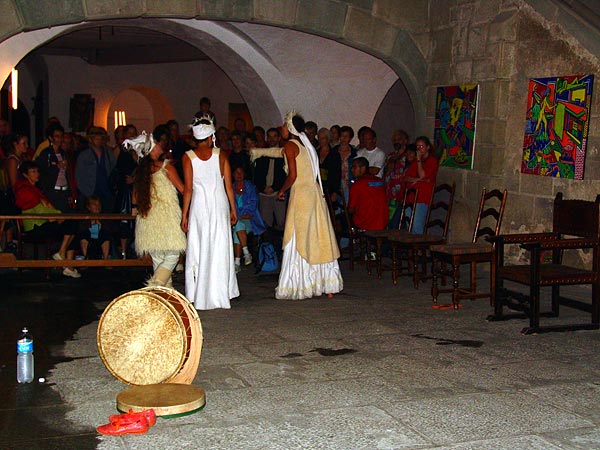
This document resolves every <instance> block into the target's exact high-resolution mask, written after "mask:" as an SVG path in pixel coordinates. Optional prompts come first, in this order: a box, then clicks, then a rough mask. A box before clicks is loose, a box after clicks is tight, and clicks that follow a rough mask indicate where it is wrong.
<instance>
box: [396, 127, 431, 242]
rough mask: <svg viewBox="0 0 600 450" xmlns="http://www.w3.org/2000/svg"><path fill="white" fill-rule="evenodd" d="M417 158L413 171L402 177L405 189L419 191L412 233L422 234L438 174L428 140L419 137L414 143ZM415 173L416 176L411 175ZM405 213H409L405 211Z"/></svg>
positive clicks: (424, 137)
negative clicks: (412, 188) (413, 188)
mask: <svg viewBox="0 0 600 450" xmlns="http://www.w3.org/2000/svg"><path fill="white" fill-rule="evenodd" d="M415 145H416V148H417V157H416V161H415V163H411V166H412V165H413V164H414V169H411V168H410V167H409V169H410V173H408V169H407V173H406V176H405V177H404V180H405V182H406V188H409V187H415V188H417V189H418V190H419V193H418V195H417V206H416V207H415V218H414V220H413V228H412V232H413V233H415V234H422V233H423V229H424V228H425V220H426V219H427V210H428V209H429V203H430V202H431V197H432V196H433V190H434V189H435V180H436V177H437V172H438V160H437V158H436V157H435V156H433V149H432V146H431V142H430V141H429V138H427V137H426V136H420V137H418V138H417V140H416V141H415ZM415 173H416V176H414V175H413V174H415ZM407 213H410V212H409V211H407Z"/></svg>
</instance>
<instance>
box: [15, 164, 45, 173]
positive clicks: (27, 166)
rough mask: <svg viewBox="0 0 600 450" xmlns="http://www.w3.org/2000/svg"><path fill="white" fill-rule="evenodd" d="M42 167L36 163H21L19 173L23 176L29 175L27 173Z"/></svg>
mask: <svg viewBox="0 0 600 450" xmlns="http://www.w3.org/2000/svg"><path fill="white" fill-rule="evenodd" d="M39 167H40V166H38V165H37V163H35V162H34V161H25V162H23V163H21V165H20V166H19V172H20V173H21V175H27V172H29V170H31V169H39Z"/></svg>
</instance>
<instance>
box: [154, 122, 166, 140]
mask: <svg viewBox="0 0 600 450" xmlns="http://www.w3.org/2000/svg"><path fill="white" fill-rule="evenodd" d="M165 135H166V136H167V137H168V136H169V128H167V126H166V125H157V126H156V128H155V129H154V131H153V132H152V137H153V138H154V141H155V142H158V141H160V138H161V137H162V136H165Z"/></svg>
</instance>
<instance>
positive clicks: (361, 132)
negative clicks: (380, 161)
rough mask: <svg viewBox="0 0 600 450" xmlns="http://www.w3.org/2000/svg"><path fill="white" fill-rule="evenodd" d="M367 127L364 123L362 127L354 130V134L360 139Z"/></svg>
mask: <svg viewBox="0 0 600 450" xmlns="http://www.w3.org/2000/svg"><path fill="white" fill-rule="evenodd" d="M369 129H370V128H369V127H368V126H366V125H365V126H363V127H360V128H359V129H358V131H357V132H356V134H357V135H358V138H359V139H360V138H361V137H362V135H363V133H364V132H365V131H367V130H369Z"/></svg>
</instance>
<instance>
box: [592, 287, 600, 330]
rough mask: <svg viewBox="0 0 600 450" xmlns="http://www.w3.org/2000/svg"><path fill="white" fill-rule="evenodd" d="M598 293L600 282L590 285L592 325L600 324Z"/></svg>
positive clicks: (599, 291)
mask: <svg viewBox="0 0 600 450" xmlns="http://www.w3.org/2000/svg"><path fill="white" fill-rule="evenodd" d="M599 293H600V282H599V281H597V282H595V283H594V284H592V323H593V324H596V325H598V324H599V323H600V303H599V302H598V294H599Z"/></svg>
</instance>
